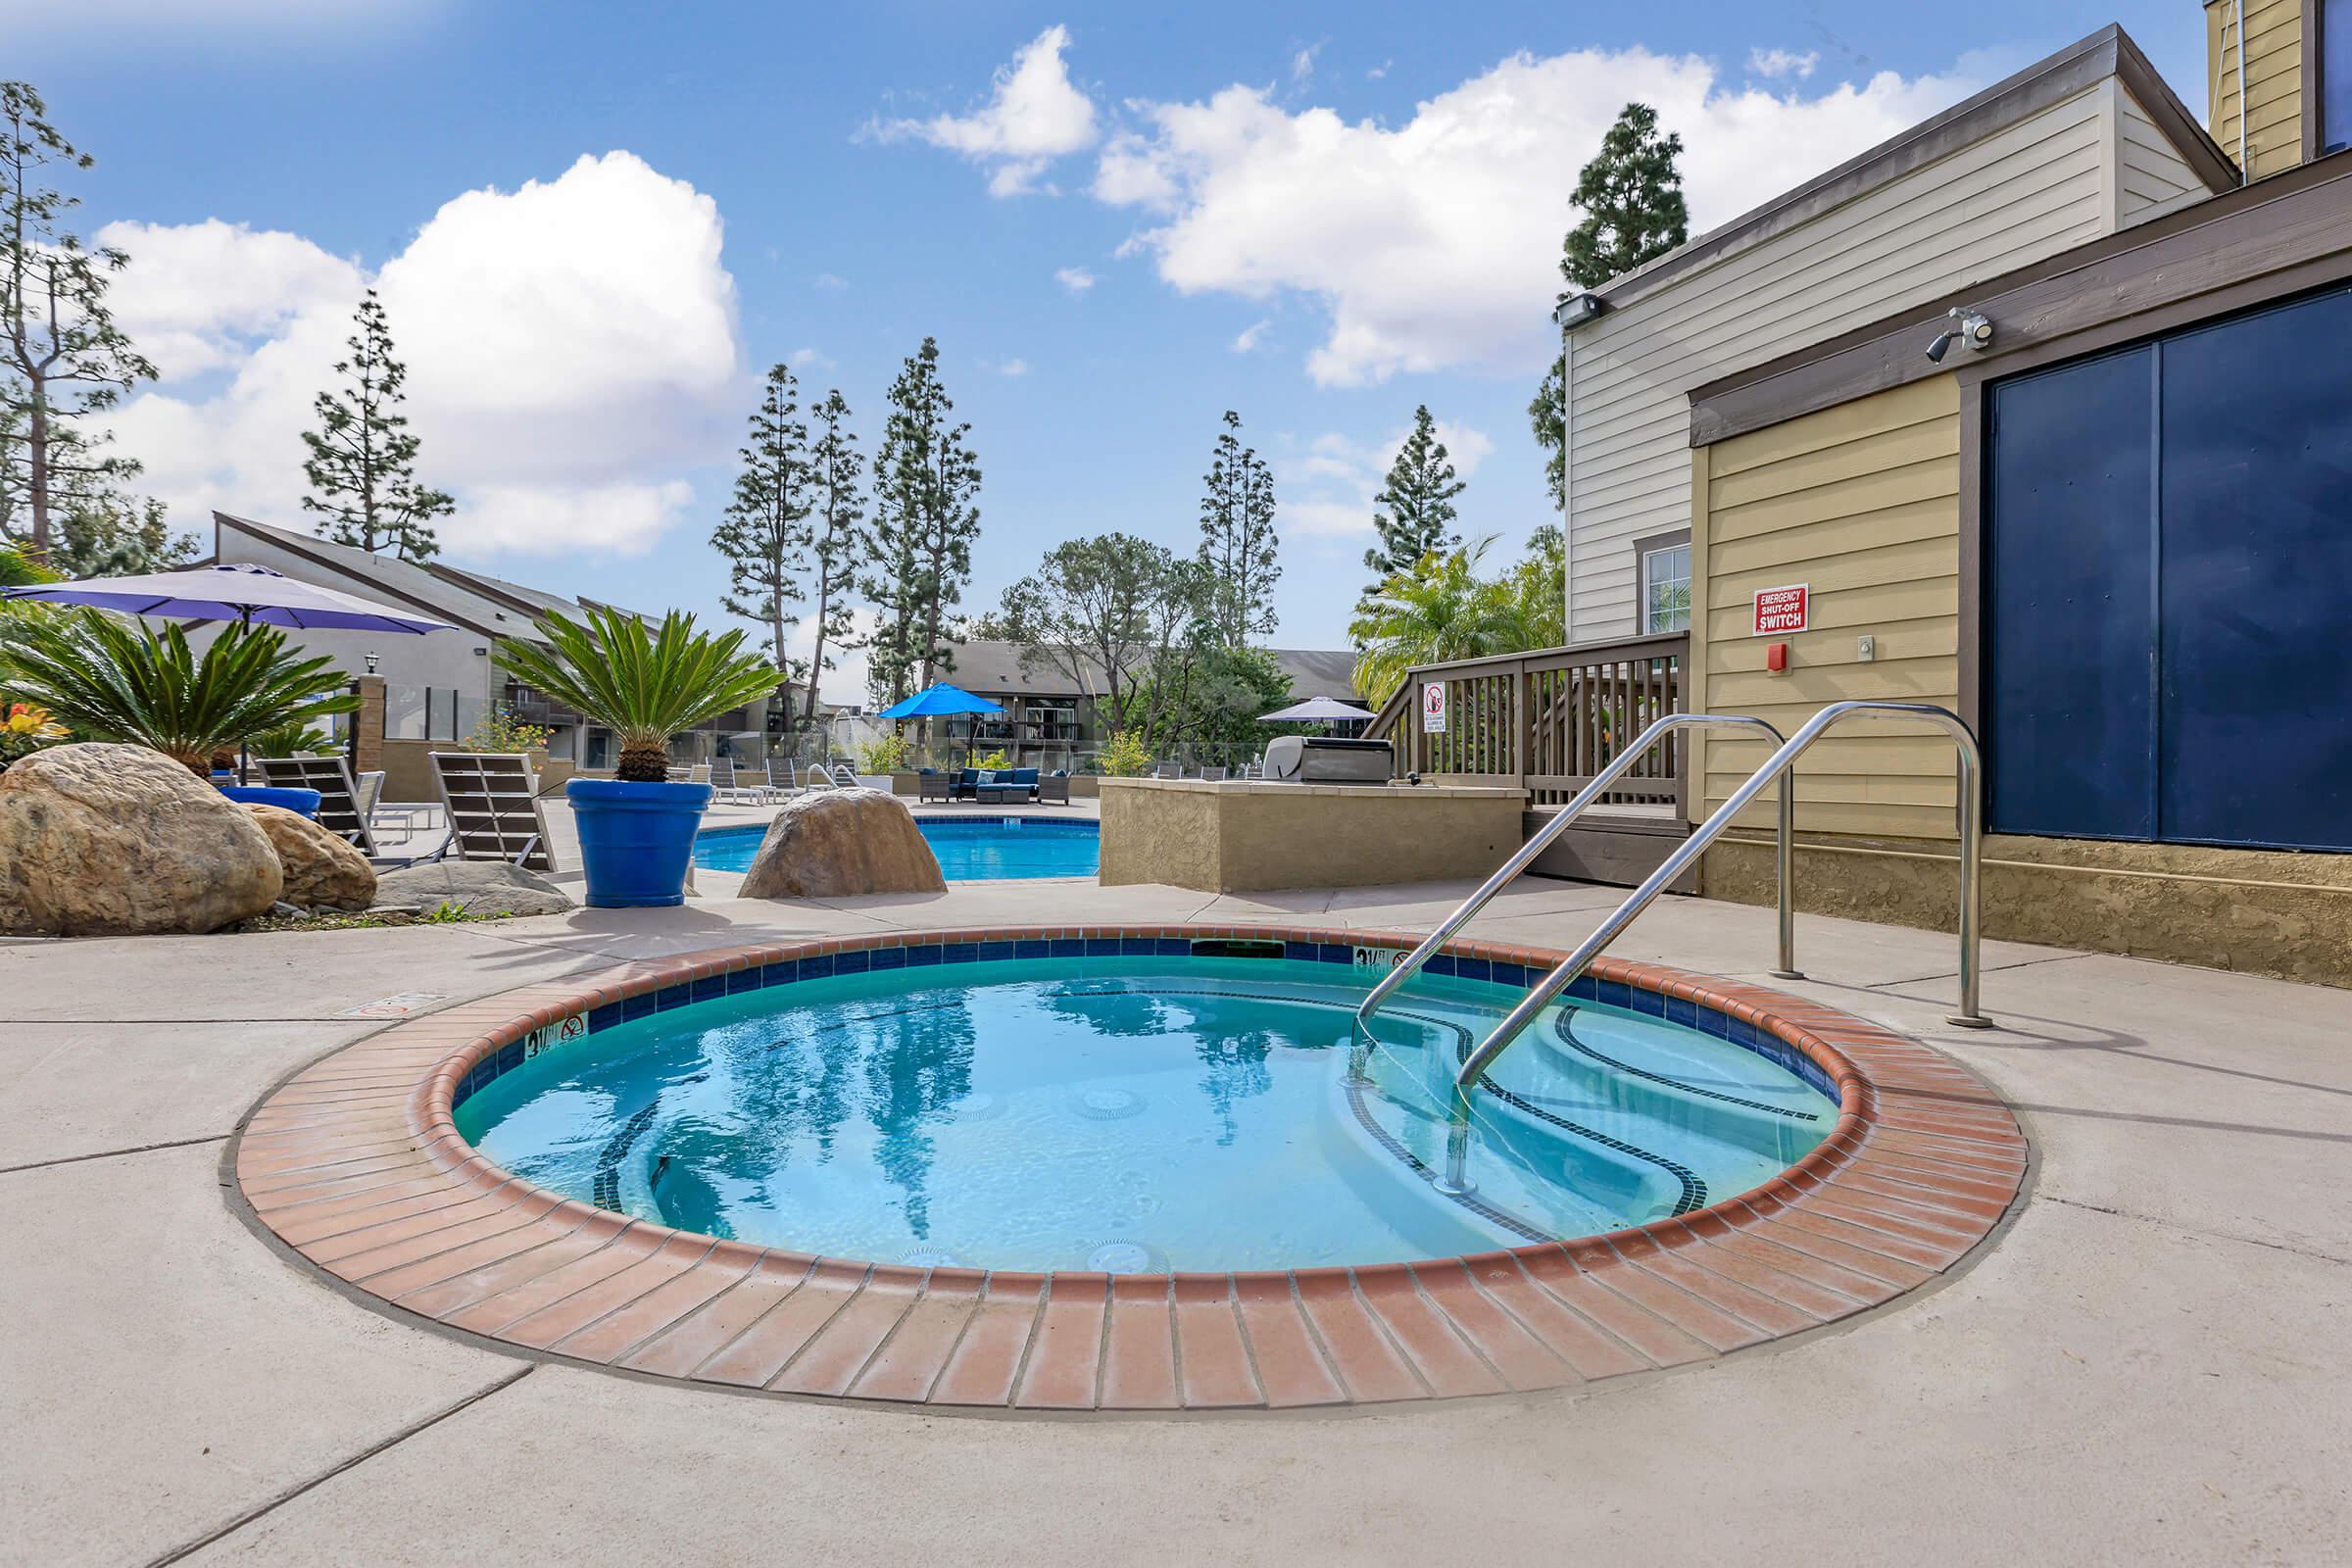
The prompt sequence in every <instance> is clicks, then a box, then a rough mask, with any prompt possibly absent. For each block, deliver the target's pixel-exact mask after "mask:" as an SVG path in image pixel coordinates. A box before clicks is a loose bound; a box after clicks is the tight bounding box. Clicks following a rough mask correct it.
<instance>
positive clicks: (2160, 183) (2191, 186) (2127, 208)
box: [2115, 86, 2211, 227]
mask: <svg viewBox="0 0 2352 1568" xmlns="http://www.w3.org/2000/svg"><path fill="white" fill-rule="evenodd" d="M2115 99H2116V127H2115V128H2116V143H2117V144H2116V187H2117V190H2116V212H2117V215H2118V220H2119V221H2118V226H2119V227H2128V226H2130V225H2131V224H2132V223H2144V222H2146V221H2148V220H2149V219H2151V218H2161V217H2163V216H2164V215H2165V214H2166V213H2169V212H2172V211H2174V210H2175V209H2177V208H2181V207H2186V206H2188V205H2189V204H2190V203H2192V202H2201V201H2203V200H2204V199H2205V198H2206V197H2207V196H2208V195H2210V194H2211V192H2209V191H2207V190H2206V188H2205V182H2204V180H2202V179H2200V178H2199V177H2198V176H2197V172H2196V171H2195V170H2193V169H2191V168H2190V167H2189V165H2188V160H2187V159H2185V158H2182V157H2181V156H2180V153H2179V152H2178V151H2176V150H2175V149H2174V147H2173V144H2172V143H2171V142H2169V141H2167V140H2166V139H2165V136H2164V132H2162V131H2160V130H2158V129H2157V128H2156V123H2155V122H2154V121H2152V120H2150V119H2149V118H2148V113H2147V111H2146V110H2144V109H2142V108H2140V106H2139V103H2138V101H2137V100H2136V99H2134V98H2133V97H2132V96H2131V94H2130V93H2128V92H2126V91H2124V90H2123V88H2122V87H2120V86H2119V87H2117V88H2116V89H2115Z"/></svg>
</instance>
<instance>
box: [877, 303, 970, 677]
mask: <svg viewBox="0 0 2352 1568" xmlns="http://www.w3.org/2000/svg"><path fill="white" fill-rule="evenodd" d="M955 408H956V405H955V402H954V401H953V400H952V399H950V398H949V396H948V393H947V389H946V388H945V387H944V386H942V385H941V384H940V379H939V343H938V341H937V340H936V339H933V338H928V337H927V338H925V339H923V346H922V347H921V348H920V349H919V350H917V351H916V352H915V354H914V355H913V357H912V358H910V359H908V360H907V362H906V363H905V365H904V366H903V367H902V368H900V371H899V375H898V379H897V380H895V381H893V382H891V384H890V417H889V418H888V419H887V421H885V423H884V425H883V428H882V449H881V450H880V451H879V452H876V453H875V454H874V526H873V536H872V557H873V560H874V561H875V563H876V564H878V565H879V566H880V567H881V573H880V574H879V575H875V576H873V577H869V578H868V579H867V581H866V584H865V591H866V594H867V596H868V597H870V598H871V599H872V600H873V601H874V603H875V605H876V606H877V607H878V608H879V609H880V611H881V612H882V624H881V627H880V629H879V630H878V631H877V632H876V634H875V638H874V642H873V652H872V655H871V659H870V666H871V671H872V678H873V684H874V689H875V691H876V692H877V693H878V694H883V695H887V696H888V697H890V698H891V699H892V700H894V701H895V700H896V699H898V698H902V697H905V696H907V694H908V692H909V691H910V690H914V689H918V688H919V687H927V686H929V685H931V684H932V682H934V681H935V680H937V679H938V678H939V676H940V675H942V674H944V673H946V672H947V671H949V670H952V669H953V668H954V667H955V663H956V660H955V655H954V654H953V653H951V652H950V651H949V649H948V647H947V637H948V634H949V633H950V632H951V631H952V630H953V629H954V624H953V623H954V612H955V607H956V604H957V603H959V602H960V601H961V600H962V598H963V585H964V584H965V583H966V582H968V581H970V580H971V575H972V540H973V539H974V538H975V537H977V536H978V534H979V532H980V508H979V505H978V502H979V495H980V460H979V458H978V457H977V456H976V455H975V454H974V453H973V452H972V450H971V449H970V448H969V447H968V446H966V445H965V444H964V441H965V438H966V437H967V436H969V435H970V434H971V429H972V427H971V425H970V424H968V423H963V424H951V423H950V422H949V417H950V416H951V415H952V414H953V413H954V412H955Z"/></svg>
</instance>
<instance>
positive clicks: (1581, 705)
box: [1366, 633, 1691, 807]
mask: <svg viewBox="0 0 2352 1568" xmlns="http://www.w3.org/2000/svg"><path fill="white" fill-rule="evenodd" d="M1690 650H1691V640H1690V638H1689V637H1688V636H1687V635H1684V634H1682V633H1676V634H1674V635H1672V636H1665V637H1634V638H1627V639H1624V640H1622V641H1617V642H1606V643H1583V644H1579V645H1577V646H1575V647H1571V648H1546V649H1541V650H1538V651H1536V652H1533V653H1525V654H1505V655H1501V656H1499V657H1497V658H1494V659H1469V660H1462V661H1459V662H1454V663H1447V664H1425V665H1420V666H1417V667H1415V668H1413V669H1411V670H1409V671H1407V672H1406V674H1405V678H1404V684H1403V685H1401V686H1399V687H1398V688H1397V691H1396V692H1395V693H1393V694H1392V695H1391V696H1390V698H1389V700H1388V702H1387V703H1386V704H1384V705H1383V706H1382V708H1381V710H1380V712H1379V714H1378V715H1377V716H1376V717H1375V718H1374V719H1373V720H1372V722H1371V724H1370V725H1369V726H1367V729H1366V733H1368V734H1371V735H1376V736H1386V737H1388V738H1390V739H1391V740H1393V741H1394V742H1395V743H1396V746H1397V767H1398V769H1399V771H1403V772H1414V773H1419V774H1421V775H1423V776H1424V777H1429V776H1432V775H1435V776H1439V777H1443V778H1446V779H1447V780H1448V781H1450V782H1454V783H1461V784H1500V785H1506V786H1509V787H1512V788H1516V789H1524V790H1526V791H1528V792H1529V795H1530V797H1531V802H1532V804H1534V805H1537V806H1559V805H1563V804H1565V803H1566V802H1567V801H1569V800H1570V799H1572V798H1573V797H1574V796H1575V795H1576V793H1577V791H1579V790H1581V789H1583V788H1584V787H1585V786H1586V785H1588V784H1590V783H1591V782H1593V775H1594V774H1596V773H1598V772H1600V771H1601V770H1602V769H1603V768H1605V767H1607V766H1608V765H1609V764H1610V763H1611V762H1612V761H1614V760H1616V757H1617V752H1618V749H1619V748H1620V747H1622V746H1624V745H1626V744H1628V743H1629V742H1631V740H1632V739H1633V737H1635V736H1636V735H1639V734H1640V733H1641V732H1642V730H1644V729H1646V728H1647V727H1648V726H1649V725H1650V723H1651V722H1652V721H1653V720H1655V719H1658V718H1661V717H1663V716H1664V715H1666V714H1668V713H1679V712H1682V711H1685V709H1684V689H1685V688H1684V667H1685V664H1686V662H1688V660H1689V658H1690ZM1432 683H1436V684H1441V685H1443V686H1444V687H1445V692H1446V696H1445V703H1444V708H1443V712H1444V719H1443V722H1444V726H1445V727H1444V728H1443V729H1437V730H1433V729H1431V728H1429V727H1428V721H1427V720H1426V719H1425V716H1424V715H1425V711H1426V696H1425V689H1426V688H1427V687H1428V686H1429V685H1430V684H1432ZM1647 751H1648V755H1647V756H1644V757H1642V759H1640V760H1637V761H1636V762H1635V763H1634V765H1633V766H1632V767H1630V768H1629V769H1628V770H1627V771H1626V773H1625V775H1624V777H1622V778H1620V779H1619V780H1617V781H1616V783H1615V785H1614V786H1613V787H1612V788H1611V789H1610V790H1609V791H1608V793H1607V796H1606V797H1605V799H1606V800H1607V801H1609V802H1613V803H1620V804H1631V803H1647V804H1658V803H1665V802H1672V803H1674V804H1675V805H1677V806H1678V807H1679V806H1681V805H1682V804H1683V801H1684V796H1683V791H1684V787H1685V784H1686V778H1685V774H1684V760H1685V755H1686V753H1685V740H1684V737H1683V736H1682V735H1680V734H1679V733H1678V734H1672V735H1669V736H1667V737H1665V738H1664V739H1663V740H1660V741H1658V742H1655V743H1653V744H1652V745H1651V746H1650V747H1648V749H1647Z"/></svg>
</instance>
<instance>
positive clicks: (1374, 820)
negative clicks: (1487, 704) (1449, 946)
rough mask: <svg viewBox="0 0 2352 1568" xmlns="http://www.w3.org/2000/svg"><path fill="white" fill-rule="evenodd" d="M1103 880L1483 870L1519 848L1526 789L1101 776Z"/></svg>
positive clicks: (1200, 884) (1360, 876)
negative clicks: (1272, 782) (1271, 782)
mask: <svg viewBox="0 0 2352 1568" xmlns="http://www.w3.org/2000/svg"><path fill="white" fill-rule="evenodd" d="M1102 796H1103V869H1102V881H1103V886H1105V887H1113V886H1118V885H1121V884H1126V883H1138V882H1153V883H1161V884H1165V885H1167V886H1171V887H1182V888H1198V889H1201V891H1202V892H1208V893H1251V892H1271V891H1274V890H1277V889H1282V888H1329V887H1377V886H1381V885H1384V884H1388V883H1394V882H1433V881H1443V880H1447V879H1451V878H1459V877H1483V876H1485V875H1487V874H1488V873H1489V872H1491V871H1493V870H1494V869H1495V866H1497V865H1499V864H1501V863H1502V861H1503V859H1504V858H1506V857H1508V856H1509V855H1510V854H1511V853H1512V852H1513V851H1515V850H1516V849H1518V848H1519V845H1520V842H1521V839H1520V812H1521V810H1522V809H1524V808H1525V807H1526V804H1527V792H1526V791H1524V790H1513V789H1486V788H1457V787H1450V786H1444V787H1442V786H1436V785H1422V786H1418V787H1414V786H1407V785H1382V784H1269V783H1259V782H1255V781H1251V782H1247V783H1245V782H1227V783H1218V784H1210V783H1205V782H1202V781H1201V780H1199V779H1153V778H1106V779H1103V781H1102Z"/></svg>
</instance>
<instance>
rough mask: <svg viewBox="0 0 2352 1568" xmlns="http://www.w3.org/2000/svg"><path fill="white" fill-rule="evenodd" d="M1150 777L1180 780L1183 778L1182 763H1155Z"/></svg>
mask: <svg viewBox="0 0 2352 1568" xmlns="http://www.w3.org/2000/svg"><path fill="white" fill-rule="evenodd" d="M1152 777H1153V778H1182V777H1184V764H1183V763H1182V762H1155V763H1153V764H1152Z"/></svg>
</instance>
